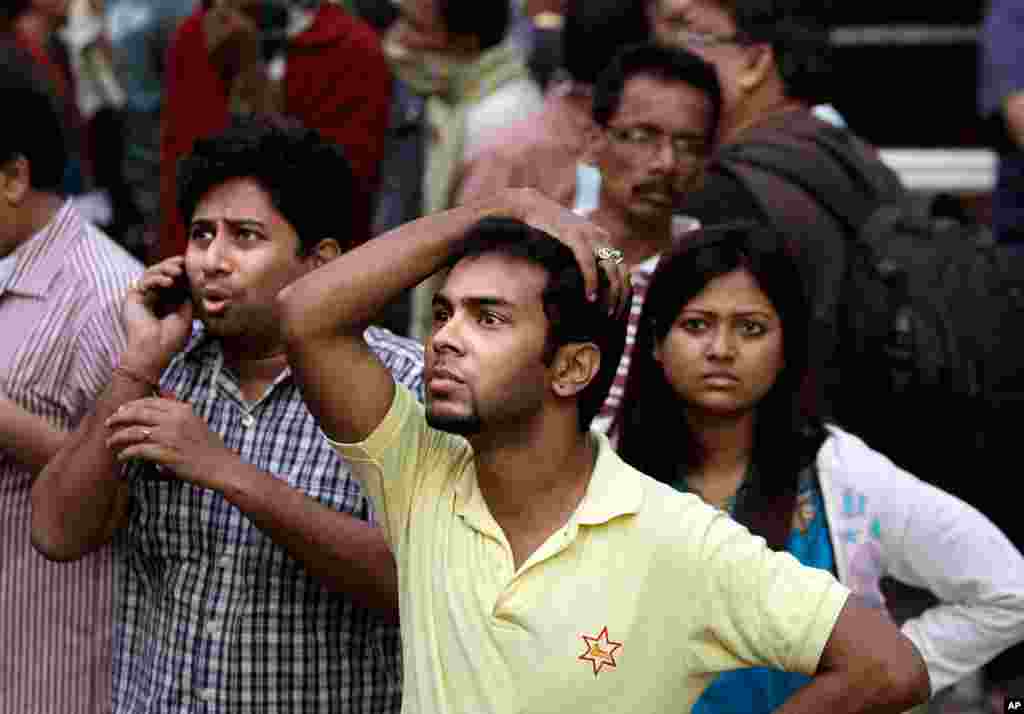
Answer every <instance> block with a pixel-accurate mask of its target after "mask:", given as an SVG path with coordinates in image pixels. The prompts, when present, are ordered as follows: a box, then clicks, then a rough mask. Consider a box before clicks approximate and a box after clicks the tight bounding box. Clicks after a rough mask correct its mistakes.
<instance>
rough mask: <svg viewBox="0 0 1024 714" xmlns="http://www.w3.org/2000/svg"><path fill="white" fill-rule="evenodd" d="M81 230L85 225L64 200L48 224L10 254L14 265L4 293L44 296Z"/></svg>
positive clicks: (69, 202)
mask: <svg viewBox="0 0 1024 714" xmlns="http://www.w3.org/2000/svg"><path fill="white" fill-rule="evenodd" d="M84 230H85V224H84V223H83V221H82V219H81V218H80V217H79V216H78V214H77V213H76V212H75V211H74V209H73V208H72V206H71V201H70V200H68V201H65V202H64V205H63V206H62V207H61V208H60V210H59V211H57V214H56V215H55V216H54V217H53V218H52V219H51V220H50V222H49V223H47V224H46V225H45V226H43V228H42V229H41V230H40V231H39V232H38V233H36V234H35V235H34V236H32V238H30V239H29V240H27V241H25V242H24V243H22V244H21V245H20V246H18V247H17V248H16V249H15V250H14V252H13V253H12V255H14V256H16V257H17V263H18V264H17V267H16V268H15V269H14V273H13V274H12V275H11V279H10V280H9V281H8V283H7V292H11V293H16V294H18V295H25V296H28V297H38V298H41V297H45V296H46V293H47V291H49V289H50V286H51V285H52V284H53V280H54V278H56V277H57V275H59V274H60V271H61V270H62V269H63V267H64V256H65V255H67V253H68V251H70V250H71V248H72V244H73V243H74V241H76V240H78V239H79V238H81V236H82V234H83V233H84Z"/></svg>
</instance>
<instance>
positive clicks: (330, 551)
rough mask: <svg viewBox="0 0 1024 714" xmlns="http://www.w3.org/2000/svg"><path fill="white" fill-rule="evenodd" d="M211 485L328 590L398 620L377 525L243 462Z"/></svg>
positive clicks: (391, 564)
mask: <svg viewBox="0 0 1024 714" xmlns="http://www.w3.org/2000/svg"><path fill="white" fill-rule="evenodd" d="M211 485H212V486H213V487H214V488H215V489H216V490H218V491H220V492H221V493H223V494H224V497H225V498H227V499H228V500H229V501H230V502H231V503H233V504H234V505H235V506H237V507H238V508H239V509H240V510H241V511H242V512H243V513H245V515H246V516H247V517H248V518H249V519H250V520H252V522H253V523H255V524H256V526H257V527H258V528H259V529H260V530H261V531H263V532H264V533H265V534H266V535H267V536H269V537H270V538H271V539H272V540H273V541H274V542H276V543H278V544H279V545H281V546H283V547H284V548H285V549H286V550H287V551H288V552H289V553H290V554H291V556H292V557H293V558H295V559H296V560H298V561H299V562H300V563H302V565H303V566H304V567H305V569H306V571H307V572H308V573H309V574H310V575H312V576H313V577H314V578H316V579H317V580H319V581H320V582H321V583H322V584H323V585H324V586H325V587H327V588H328V589H329V590H331V591H332V592H336V593H340V594H343V595H346V596H347V597H349V598H350V599H352V600H353V601H354V602H356V603H358V604H359V605H361V606H363V607H365V608H367V609H371V610H374V611H376V612H378V613H379V614H381V615H382V616H383V617H385V618H387V619H388V620H390V621H392V622H397V621H398V572H397V569H396V567H395V559H394V556H393V555H392V553H391V550H390V549H389V547H388V544H387V541H386V540H385V538H384V532H383V531H382V530H381V529H380V528H378V527H376V526H372V525H370V524H369V523H367V522H365V521H363V520H361V519H359V518H356V517H355V516H352V515H350V514H347V513H341V512H338V511H335V510H333V509H331V508H328V507H327V506H325V505H323V504H322V503H319V502H318V501H316V500H314V499H313V498H311V497H310V496H308V495H306V494H305V493H303V492H302V491H299V490H298V489H295V488H292V487H291V486H289V485H288V484H287V483H285V482H284V481H281V480H280V479H278V478H275V477H274V476H272V475H271V474H268V473H266V472H264V471H260V470H259V469H257V468H256V467H254V466H252V465H250V464H246V463H244V462H243V461H241V460H238V461H237V462H236V463H234V464H231V465H229V466H228V467H227V468H224V469H220V470H219V473H218V475H217V477H216V482H215V483H213V484H211Z"/></svg>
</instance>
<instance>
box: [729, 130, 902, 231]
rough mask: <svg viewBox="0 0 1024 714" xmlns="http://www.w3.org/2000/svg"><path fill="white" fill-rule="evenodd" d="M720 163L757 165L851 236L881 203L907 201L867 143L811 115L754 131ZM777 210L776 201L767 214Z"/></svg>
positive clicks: (890, 174)
mask: <svg viewBox="0 0 1024 714" xmlns="http://www.w3.org/2000/svg"><path fill="white" fill-rule="evenodd" d="M717 160H718V161H720V162H723V163H726V164H729V165H732V166H735V165H736V164H743V165H747V166H753V167H756V168H758V169H760V170H762V171H764V172H766V173H768V174H773V175H775V176H777V177H778V178H779V179H780V180H781V181H784V182H786V183H789V184H792V185H793V186H796V187H798V188H799V189H800V190H801V191H802V192H803V193H805V194H806V195H807V196H808V197H809V198H810V199H811V200H812V201H813V202H814V203H815V204H816V205H817V208H818V210H817V213H819V214H820V213H827V214H829V215H831V217H832V218H833V219H834V220H835V221H836V222H838V223H839V224H840V226H841V227H842V229H843V230H844V232H845V233H846V235H847V236H850V237H852V236H855V235H856V234H857V233H858V232H859V230H860V227H861V226H862V225H863V224H864V222H865V221H866V220H867V219H868V217H869V216H870V215H871V214H872V213H874V211H875V210H876V209H877V208H878V206H879V205H880V204H883V203H891V202H897V201H902V200H903V198H904V197H905V191H904V190H903V187H902V185H901V183H900V181H899V178H898V177H897V176H896V174H895V173H893V172H892V170H890V169H889V168H888V167H887V166H885V165H884V164H883V163H882V162H881V161H879V160H878V159H877V158H875V157H874V156H873V155H872V152H871V150H870V149H869V148H868V147H867V145H865V144H864V143H863V142H861V141H860V140H859V139H857V138H856V137H855V136H853V135H852V134H850V133H849V132H847V131H845V130H844V129H840V128H838V127H834V126H832V125H830V124H826V123H825V122H822V121H820V120H819V119H817V118H815V117H814V116H812V115H810V114H809V113H807V112H794V113H789V114H785V115H783V116H781V117H778V118H775V119H773V120H770V121H767V122H764V123H763V124H761V125H759V126H756V127H751V128H750V129H748V130H747V131H746V132H745V133H744V135H743V139H742V141H740V142H737V143H734V144H729V145H726V146H723V147H722V148H721V149H720V150H719V153H718V158H717ZM751 188H753V187H751ZM777 209H778V204H774V202H773V206H771V207H769V210H768V212H767V213H768V215H772V211H773V210H777Z"/></svg>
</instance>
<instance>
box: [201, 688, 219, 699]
mask: <svg viewBox="0 0 1024 714" xmlns="http://www.w3.org/2000/svg"><path fill="white" fill-rule="evenodd" d="M196 696H197V697H199V698H200V699H202V700H203V701H204V702H212V701H213V698H214V697H216V696H217V692H216V691H215V690H214V689H212V688H210V687H207V688H206V689H200V690H199V691H198V692H196Z"/></svg>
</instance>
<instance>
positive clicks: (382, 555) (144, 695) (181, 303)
mask: <svg viewBox="0 0 1024 714" xmlns="http://www.w3.org/2000/svg"><path fill="white" fill-rule="evenodd" d="M323 176H330V177H331V180H330V181H323V180H322V179H321V178H320V177H323ZM352 184H353V180H352V177H351V172H350V170H349V168H348V165H347V163H346V161H345V159H344V157H343V156H342V153H341V150H340V149H339V148H338V147H337V146H335V145H333V144H329V143H326V142H325V141H323V140H322V138H321V137H320V135H319V134H317V133H316V132H315V131H313V130H309V129H305V128H301V127H298V126H292V125H287V124H284V123H283V121H278V120H256V119H249V120H243V121H241V122H240V123H238V124H237V125H236V126H235V127H233V128H231V129H228V130H227V131H226V132H225V133H223V134H221V135H219V136H216V137H213V138H208V139H205V140H201V141H199V142H197V143H196V145H195V147H194V149H193V151H192V154H191V155H190V156H188V157H187V158H186V159H185V160H184V161H183V163H182V165H181V166H180V169H179V176H178V196H179V208H180V210H181V215H183V216H188V217H189V222H188V246H187V250H186V252H185V255H184V256H178V257H174V258H169V259H167V260H165V261H163V262H161V263H159V264H157V265H154V266H152V267H151V268H149V269H148V270H147V271H146V272H145V274H144V275H143V277H142V279H141V280H140V281H139V282H138V283H137V284H136V285H135V286H134V287H133V288H132V289H131V290H130V291H129V294H128V297H127V298H126V300H125V303H124V309H123V321H124V325H125V330H126V333H127V344H128V347H127V349H126V350H125V351H124V353H123V354H122V355H121V359H120V363H119V366H118V367H117V368H116V369H115V371H114V376H113V379H112V380H111V382H110V384H109V385H108V386H107V389H106V391H105V392H104V393H103V395H102V397H101V398H100V400H99V402H98V404H97V405H96V407H95V408H94V410H93V412H92V414H91V415H90V416H89V417H88V418H87V419H86V420H85V422H84V423H83V425H82V427H81V428H80V429H79V430H78V431H77V432H76V433H75V434H74V436H73V437H72V438H71V441H70V443H69V445H68V446H67V447H66V448H65V449H64V450H63V451H61V452H60V453H59V454H58V456H57V457H56V458H55V459H54V460H53V461H52V462H51V463H50V465H49V467H48V468H47V469H46V470H45V472H44V473H43V474H42V475H41V476H40V477H39V479H38V481H37V482H36V485H35V487H34V488H33V493H32V503H33V521H32V536H33V542H34V544H35V545H36V547H37V548H38V549H39V550H40V551H41V552H42V553H43V554H44V555H46V556H47V557H49V558H52V559H54V560H75V559H77V558H80V557H82V556H83V555H85V554H86V553H88V552H90V551H91V550H93V549H95V548H98V547H100V546H101V545H102V544H104V543H106V542H108V541H110V540H113V542H114V548H115V558H116V560H115V562H116V563H117V564H118V565H119V566H120V574H119V579H118V582H117V593H116V595H117V598H116V599H117V601H118V603H119V604H118V607H117V609H116V611H115V615H114V617H115V642H114V651H115V655H114V691H113V697H114V706H113V711H114V712H116V713H119V714H120V713H126V712H141V711H146V712H165V711H166V712H169V711H174V712H178V711H181V710H182V709H188V710H192V709H194V708H197V707H205V708H204V711H216V712H228V711H277V710H284V709H288V710H289V711H303V712H328V711H331V712H334V711H353V712H356V711H358V712H381V713H385V712H397V711H398V708H399V706H400V698H401V695H400V685H401V680H400V676H401V671H400V669H401V666H400V662H399V641H398V631H397V628H396V626H395V624H394V623H395V621H396V619H397V608H398V604H397V592H398V588H397V581H396V571H395V564H394V559H393V557H392V556H391V553H390V551H389V549H388V546H387V543H386V542H385V539H384V536H383V535H382V533H381V531H380V529H379V528H377V527H376V526H375V525H374V524H373V520H374V515H373V511H372V508H371V506H370V503H369V501H368V500H367V498H366V497H365V496H364V495H363V494H362V492H361V491H360V489H359V486H358V485H357V482H356V481H355V480H353V479H352V478H350V470H349V465H348V464H347V463H346V462H344V461H343V460H341V459H340V458H338V457H337V456H336V455H335V454H334V453H333V451H332V450H331V449H330V448H329V447H328V446H327V445H326V444H325V443H324V441H323V439H322V438H321V436H320V432H319V429H318V427H317V424H316V421H315V420H314V418H313V417H312V415H311V414H310V413H309V411H308V410H307V409H306V406H305V404H304V402H303V400H302V396H301V395H300V393H299V390H298V386H297V385H296V383H295V380H294V378H293V375H292V371H291V369H290V367H289V365H288V360H287V357H286V354H285V352H284V345H283V341H282V337H281V333H280V329H279V323H278V321H277V319H276V315H275V297H276V295H277V293H278V291H279V290H281V289H282V288H283V287H285V286H286V285H288V284H289V283H291V282H292V281H293V280H295V279H297V278H298V277H300V276H302V275H305V274H306V273H308V272H310V271H312V270H313V269H315V268H317V267H319V266H321V265H323V264H325V263H327V262H329V261H330V260H332V259H334V258H335V257H336V256H338V255H339V253H340V248H339V242H341V241H343V240H344V238H345V237H346V236H343V235H338V234H337V230H338V229H337V226H338V225H345V221H344V220H343V219H344V216H345V213H346V209H347V207H346V206H345V205H344V204H345V201H346V199H347V197H348V196H350V195H351V194H352V192H351V190H350V189H351V188H352ZM186 281H187V285H188V288H189V293H188V294H189V295H190V299H187V298H186V299H182V298H184V297H185V293H180V294H179V297H178V300H177V301H175V300H174V299H170V298H169V293H171V294H173V292H174V291H176V290H181V288H182V287H184V285H185V284H186ZM193 318H196V319H197V320H198V321H197V322H193ZM365 337H366V339H367V341H368V343H369V344H371V345H372V349H373V350H374V352H375V354H376V355H377V356H378V358H379V359H381V360H382V361H383V362H384V363H385V364H386V365H387V366H388V368H389V369H390V371H391V374H392V375H393V376H394V378H395V379H396V380H398V381H399V382H401V383H403V384H405V385H407V386H408V387H409V388H410V389H412V390H413V391H414V392H415V393H418V394H421V393H422V380H421V371H422V349H421V348H420V346H419V345H417V344H416V343H414V342H412V341H410V340H406V339H404V338H399V337H396V336H394V335H392V334H391V333H389V332H387V331H385V330H380V329H377V328H370V329H368V330H367V331H366V335H365ZM338 369H339V370H344V369H345V365H342V364H339V365H338Z"/></svg>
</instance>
